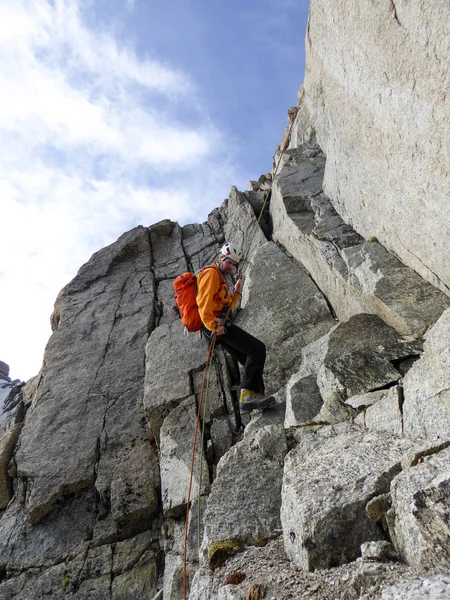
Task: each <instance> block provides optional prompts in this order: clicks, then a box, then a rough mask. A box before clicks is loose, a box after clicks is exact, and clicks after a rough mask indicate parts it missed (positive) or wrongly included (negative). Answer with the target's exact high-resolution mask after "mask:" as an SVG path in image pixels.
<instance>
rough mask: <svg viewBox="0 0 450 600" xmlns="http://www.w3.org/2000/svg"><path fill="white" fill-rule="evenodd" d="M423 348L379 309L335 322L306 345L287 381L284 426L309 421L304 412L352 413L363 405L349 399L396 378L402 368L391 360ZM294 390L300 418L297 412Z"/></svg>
mask: <svg viewBox="0 0 450 600" xmlns="http://www.w3.org/2000/svg"><path fill="white" fill-rule="evenodd" d="M420 348H421V344H420V343H419V342H407V341H405V340H404V339H402V338H400V337H399V335H398V334H397V333H396V331H395V330H394V329H393V328H391V327H389V326H388V325H386V323H384V322H383V321H382V320H381V319H380V318H379V317H377V316H375V315H367V314H359V315H355V316H353V317H352V318H351V319H349V320H348V321H346V322H345V323H339V324H338V325H335V326H334V327H332V329H330V331H329V332H328V333H327V334H326V335H324V336H323V337H321V338H319V339H318V340H316V341H315V342H312V343H311V344H309V345H307V346H305V347H304V348H303V350H302V355H301V366H300V368H299V370H298V372H297V373H296V374H295V375H293V376H292V378H291V380H290V382H289V384H288V385H287V393H286V400H287V403H286V421H285V426H286V427H291V426H293V425H298V424H300V423H301V422H302V421H303V422H304V421H307V420H308V419H306V418H305V417H306V416H309V418H310V419H313V418H316V417H317V419H318V420H320V421H327V422H339V421H343V420H348V419H351V418H354V417H355V416H356V414H357V412H356V411H357V409H358V408H359V406H358V407H356V408H355V407H353V406H352V403H350V402H346V401H347V400H348V399H349V398H352V397H353V396H358V395H361V394H365V393H368V392H371V391H372V390H377V388H380V387H385V386H387V385H389V384H395V382H396V381H397V380H399V379H400V377H401V374H400V372H399V371H398V370H397V369H395V368H394V366H393V364H392V363H393V362H397V361H398V360H400V359H402V358H404V357H407V356H410V355H412V354H414V355H416V354H418V353H419V351H420ZM314 382H315V383H314ZM291 390H292V392H291ZM302 394H304V397H302ZM295 395H297V396H298V398H299V401H298V406H299V408H298V410H299V411H300V412H299V418H296V416H295V412H294V410H296V409H295V407H294V404H295V402H296V400H295ZM320 399H322V401H323V403H322V404H321V400H320ZM316 407H317V408H318V410H317V412H316V413H314V410H315V408H316ZM301 411H304V412H301ZM313 413H314V414H313Z"/></svg>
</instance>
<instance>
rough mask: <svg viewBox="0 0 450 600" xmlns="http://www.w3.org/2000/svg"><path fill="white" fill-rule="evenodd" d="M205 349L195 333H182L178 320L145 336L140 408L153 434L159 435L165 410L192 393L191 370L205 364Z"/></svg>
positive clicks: (166, 413)
mask: <svg viewBox="0 0 450 600" xmlns="http://www.w3.org/2000/svg"><path fill="white" fill-rule="evenodd" d="M207 352H208V348H207V346H206V344H205V343H204V341H203V340H202V339H200V337H199V336H197V335H195V334H190V335H188V336H184V335H183V328H182V326H181V322H178V321H176V322H174V323H171V324H170V325H167V324H165V325H161V326H159V327H158V328H157V329H155V330H154V331H153V332H152V334H151V336H150V337H149V338H148V342H147V347H146V369H145V389H144V407H145V412H146V415H147V421H148V425H149V428H150V431H151V432H152V433H153V435H156V436H158V435H159V430H160V428H161V425H162V423H163V421H164V419H165V417H166V416H167V415H168V414H169V412H170V411H171V410H172V409H173V408H175V407H176V406H177V405H178V404H179V403H180V402H181V401H182V400H183V399H184V398H188V397H189V396H191V395H192V394H193V393H194V390H193V389H192V373H194V372H196V371H200V370H201V369H202V367H203V366H204V365H205V362H206V356H207ZM174 372H175V376H174Z"/></svg>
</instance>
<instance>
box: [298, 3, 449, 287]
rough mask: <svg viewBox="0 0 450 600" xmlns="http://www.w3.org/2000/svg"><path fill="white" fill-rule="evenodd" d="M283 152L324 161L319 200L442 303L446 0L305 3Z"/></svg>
mask: <svg viewBox="0 0 450 600" xmlns="http://www.w3.org/2000/svg"><path fill="white" fill-rule="evenodd" d="M306 54H307V56H306V73H305V81H304V85H303V91H304V96H303V100H302V103H301V107H300V111H299V116H298V118H297V123H296V125H297V127H296V129H295V131H294V136H293V138H294V145H296V144H297V142H298V141H301V140H305V139H307V138H308V137H309V136H311V135H315V136H316V139H317V141H318V143H319V145H320V147H321V148H322V150H323V151H324V153H325V154H326V157H327V164H326V169H325V179H324V190H325V193H326V194H327V195H328V196H329V197H330V198H331V200H332V201H333V204H334V206H335V208H336V210H337V211H338V212H339V214H340V215H341V216H342V217H343V218H344V220H345V221H346V222H347V223H349V224H351V225H352V226H353V227H354V228H355V229H356V230H357V231H358V232H359V233H360V234H361V235H362V236H364V238H366V239H368V238H369V237H372V236H375V237H376V238H377V239H378V240H379V241H380V242H381V244H382V245H383V246H385V247H386V248H387V249H388V250H390V251H392V252H394V253H395V254H396V255H397V256H398V257H399V258H400V259H401V260H402V262H404V263H405V264H406V265H408V266H410V267H412V268H413V269H414V270H415V271H417V272H418V273H419V274H420V275H421V276H422V277H424V278H425V279H427V280H428V281H430V282H431V283H433V285H435V286H437V287H439V288H440V289H442V290H444V291H445V292H446V293H449V289H450V268H449V264H448V260H447V255H446V248H447V246H448V240H449V238H450V229H449V227H450V225H449V223H450V212H449V211H450V205H449V202H448V190H449V187H450V171H449V164H450V146H449V140H450V125H449V123H450V100H449V97H448V93H447V90H448V88H449V85H450V6H449V4H448V2H447V1H446V0H437V1H435V2H427V1H426V0H420V1H417V2H408V1H406V0H380V1H379V2H372V1H371V0H362V1H361V2H356V3H355V2H352V1H351V0H337V1H336V2H331V3H330V2H328V1H327V0H312V1H311V5H310V15H309V22H308V27H307V35H306Z"/></svg>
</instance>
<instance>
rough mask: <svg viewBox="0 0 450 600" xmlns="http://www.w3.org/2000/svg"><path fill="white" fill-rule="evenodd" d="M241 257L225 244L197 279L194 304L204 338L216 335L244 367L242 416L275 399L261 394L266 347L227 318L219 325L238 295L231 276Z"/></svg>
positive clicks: (235, 248) (238, 285) (233, 246)
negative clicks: (216, 258)
mask: <svg viewBox="0 0 450 600" xmlns="http://www.w3.org/2000/svg"><path fill="white" fill-rule="evenodd" d="M241 257H242V251H241V249H240V248H239V246H237V245H236V244H234V243H233V242H228V243H226V244H224V246H223V247H222V248H221V250H220V254H219V260H218V261H217V262H216V263H213V265H212V267H213V268H210V269H203V270H202V271H200V273H199V274H198V276H197V288H198V291H197V305H198V311H199V313H200V318H201V320H202V322H203V325H202V331H203V333H204V335H205V336H206V338H207V339H208V340H211V338H212V336H213V335H214V333H216V344H220V345H221V346H223V347H224V348H225V350H227V352H229V353H230V354H231V356H232V357H233V358H235V359H236V360H237V361H238V362H239V363H240V364H241V365H243V366H244V372H243V375H242V380H241V394H240V398H239V407H240V411H241V413H248V412H251V411H252V410H262V409H264V408H268V407H269V406H272V405H273V404H275V398H274V397H273V396H265V395H264V381H263V370H264V363H265V360H266V346H265V345H264V344H263V342H261V341H260V340H258V339H257V338H255V337H253V336H252V335H250V334H249V333H247V332H246V331H244V330H243V329H241V328H240V327H237V326H236V325H234V324H233V323H231V322H230V319H229V318H227V320H226V322H225V323H224V324H222V322H223V319H224V317H225V315H226V313H227V311H228V309H229V308H230V307H231V309H233V308H234V306H235V305H236V303H237V301H238V299H239V296H240V293H241V288H242V279H241V276H240V275H239V277H238V279H237V281H236V283H234V281H233V279H232V277H231V274H232V273H233V272H234V271H235V269H236V267H237V265H238V263H239V261H240V259H241Z"/></svg>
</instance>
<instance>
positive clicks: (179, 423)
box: [159, 398, 209, 516]
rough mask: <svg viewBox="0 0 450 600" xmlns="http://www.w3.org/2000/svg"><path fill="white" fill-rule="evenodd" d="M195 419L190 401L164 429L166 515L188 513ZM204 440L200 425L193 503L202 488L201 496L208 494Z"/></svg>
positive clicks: (162, 462)
mask: <svg viewBox="0 0 450 600" xmlns="http://www.w3.org/2000/svg"><path fill="white" fill-rule="evenodd" d="M196 418H197V410H196V403H195V398H188V399H186V400H184V401H183V402H182V403H181V404H180V405H179V406H177V408H175V409H174V410H172V411H171V413H170V414H169V415H168V416H167V417H166V419H165V421H164V423H163V426H162V427H161V441H160V449H161V451H160V457H159V461H160V472H161V497H162V504H163V510H164V513H165V515H166V516H180V515H181V514H183V513H184V512H185V510H186V508H185V507H186V502H187V499H188V491H189V483H190V474H191V467H192V447H193V443H194V432H195V422H196ZM201 440H202V435H201V426H199V429H198V435H197V444H196V451H195V464H194V470H193V473H192V489H191V500H193V499H194V498H195V497H196V496H198V493H199V489H200V494H205V493H208V491H209V471H208V464H207V462H206V460H205V457H204V454H203V450H202V447H201ZM200 476H201V481H200Z"/></svg>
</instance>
